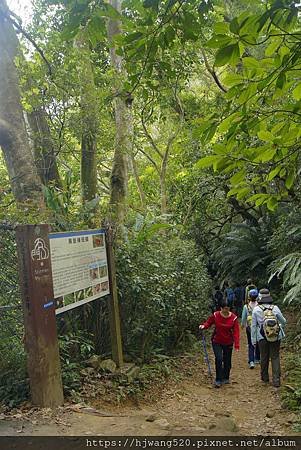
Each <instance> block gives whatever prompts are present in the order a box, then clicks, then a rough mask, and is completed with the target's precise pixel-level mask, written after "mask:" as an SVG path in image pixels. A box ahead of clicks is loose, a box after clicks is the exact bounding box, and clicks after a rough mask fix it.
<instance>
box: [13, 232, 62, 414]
mask: <svg viewBox="0 0 301 450" xmlns="http://www.w3.org/2000/svg"><path fill="white" fill-rule="evenodd" d="M48 233H49V226H48V225H45V224H43V225H19V226H18V227H17V228H16V240H17V248H18V259H19V274H20V275H19V276H20V290H21V296H22V300H23V310H24V325H25V348H26V353H27V367H28V374H29V380H30V390H31V398H32V402H33V403H34V404H36V405H38V406H41V407H51V408H53V407H56V406H59V405H62V404H63V402H64V397H63V388H62V379H61V369H60V359H59V347H58V339H57V330H56V319H55V310H54V299H53V284H52V274H51V259H50V249H49V239H48Z"/></svg>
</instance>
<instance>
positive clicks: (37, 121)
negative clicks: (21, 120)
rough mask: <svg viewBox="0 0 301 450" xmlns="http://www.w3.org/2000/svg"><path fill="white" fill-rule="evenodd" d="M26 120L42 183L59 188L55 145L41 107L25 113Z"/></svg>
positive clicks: (44, 112)
mask: <svg viewBox="0 0 301 450" xmlns="http://www.w3.org/2000/svg"><path fill="white" fill-rule="evenodd" d="M27 118H28V122H29V125H30V128H31V132H32V135H31V138H32V141H33V147H34V160H35V163H36V166H37V170H38V174H39V176H40V178H41V180H42V183H43V184H44V185H48V184H49V183H54V184H55V185H56V186H61V180H60V175H59V171H58V166H57V161H56V152H55V144H54V141H53V139H52V136H51V132H50V128H49V125H48V120H47V113H46V111H45V109H44V108H43V107H42V106H37V107H35V108H34V109H33V111H31V112H29V113H27Z"/></svg>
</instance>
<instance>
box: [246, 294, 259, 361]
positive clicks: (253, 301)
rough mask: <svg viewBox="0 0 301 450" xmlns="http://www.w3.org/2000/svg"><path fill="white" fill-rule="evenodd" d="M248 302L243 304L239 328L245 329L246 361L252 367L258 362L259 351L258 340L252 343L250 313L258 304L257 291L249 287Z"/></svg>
mask: <svg viewBox="0 0 301 450" xmlns="http://www.w3.org/2000/svg"><path fill="white" fill-rule="evenodd" d="M248 295H249V296H248V303H247V304H246V305H244V307H243V310H242V316H241V328H242V329H243V328H245V329H246V333H247V339H248V363H249V367H250V369H254V367H255V364H259V363H260V351H259V345H258V341H256V345H255V346H254V345H253V344H252V339H251V327H252V313H253V309H254V308H255V306H257V305H258V303H257V297H258V291H257V289H251V290H250V291H249V294H248Z"/></svg>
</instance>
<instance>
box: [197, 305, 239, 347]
mask: <svg viewBox="0 0 301 450" xmlns="http://www.w3.org/2000/svg"><path fill="white" fill-rule="evenodd" d="M213 324H215V330H214V333H213V336H212V342H214V343H216V344H222V345H233V343H234V347H235V348H236V349H237V350H238V349H239V325H238V320H237V316H236V315H235V314H234V313H232V312H231V313H230V315H229V317H223V316H222V315H221V312H220V311H216V312H215V313H214V314H212V316H210V317H209V318H208V319H207V321H206V322H205V323H204V324H203V325H204V328H205V329H207V328H210V327H211V325H213Z"/></svg>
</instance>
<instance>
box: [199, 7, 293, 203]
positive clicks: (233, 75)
mask: <svg viewBox="0 0 301 450" xmlns="http://www.w3.org/2000/svg"><path fill="white" fill-rule="evenodd" d="M252 7H253V8H254V12H255V14H254V13H253V14H249V13H248V12H243V13H242V14H240V15H238V16H237V17H234V18H233V19H232V21H231V22H230V26H229V27H228V25H227V24H224V23H220V24H219V23H217V24H216V25H215V31H216V33H215V34H213V36H211V38H210V39H209V40H208V41H207V46H208V47H209V48H216V49H217V52H216V55H215V65H216V66H217V67H218V66H225V65H227V73H226V75H225V76H224V78H223V80H222V81H223V82H224V83H225V85H226V86H227V90H228V92H227V93H226V94H225V105H224V109H223V111H222V114H220V113H219V112H218V114H217V113H216V112H215V111H214V112H213V113H212V114H211V117H210V118H209V121H210V119H211V123H212V124H215V130H214V131H213V133H212V134H210V139H209V140H208V139H206V142H210V141H211V142H212V143H214V145H213V148H212V154H210V155H209V156H206V157H205V158H202V159H201V160H200V161H199V162H198V163H197V165H196V167H198V168H204V167H209V166H212V167H213V168H214V170H215V171H219V172H221V173H230V172H232V171H235V172H236V173H237V174H240V175H241V176H240V177H236V178H234V177H233V178H231V180H230V182H231V185H230V186H231V190H230V192H229V195H232V196H236V197H237V198H238V199H241V198H245V199H246V201H247V202H250V203H251V204H255V205H256V206H261V205H266V207H267V209H268V210H270V211H275V209H276V208H277V206H278V204H279V202H281V201H282V200H285V199H286V198H287V197H288V196H289V195H290V194H291V192H292V187H293V186H295V185H296V186H298V179H297V177H296V170H295V165H296V162H297V160H298V148H299V143H300V127H299V125H298V123H299V115H300V114H299V107H300V105H299V97H300V96H299V94H300V86H299V82H298V80H297V79H296V77H295V71H296V70H298V67H299V65H300V52H299V50H298V49H299V45H300V44H299V42H300V21H299V20H298V14H297V13H298V9H297V7H295V6H294V5H288V4H286V2H279V1H274V2H271V3H270V4H269V6H268V8H267V9H266V10H263V9H262V6H261V5H260V2H253V5H252ZM230 66H234V68H233V69H232V68H231V67H230ZM216 125H218V126H217V127H216ZM211 126H212V125H211ZM205 133H206V134H207V129H206V130H204V131H203V134H204V135H205ZM253 186H256V187H257V192H253ZM258 191H259V192H258Z"/></svg>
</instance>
